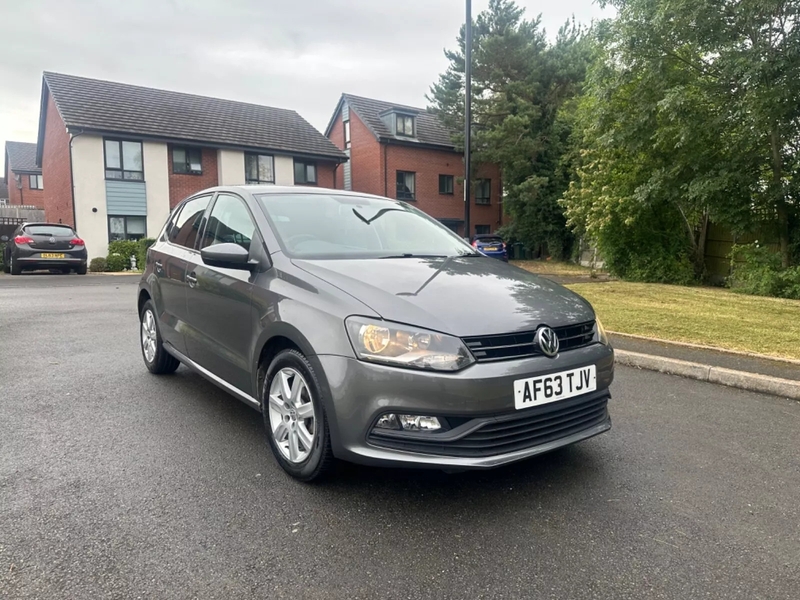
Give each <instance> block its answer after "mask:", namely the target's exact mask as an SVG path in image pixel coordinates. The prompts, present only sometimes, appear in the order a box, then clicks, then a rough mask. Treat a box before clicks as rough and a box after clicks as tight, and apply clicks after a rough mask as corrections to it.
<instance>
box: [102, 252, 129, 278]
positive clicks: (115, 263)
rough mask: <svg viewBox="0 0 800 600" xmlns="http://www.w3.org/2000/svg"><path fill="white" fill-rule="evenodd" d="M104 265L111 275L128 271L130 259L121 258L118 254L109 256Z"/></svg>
mask: <svg viewBox="0 0 800 600" xmlns="http://www.w3.org/2000/svg"><path fill="white" fill-rule="evenodd" d="M106 264H107V268H108V270H109V271H111V272H112V273H118V272H119V271H124V270H125V269H130V267H131V261H130V258H128V257H127V256H122V255H121V254H118V253H114V254H109V255H108V258H107V259H106Z"/></svg>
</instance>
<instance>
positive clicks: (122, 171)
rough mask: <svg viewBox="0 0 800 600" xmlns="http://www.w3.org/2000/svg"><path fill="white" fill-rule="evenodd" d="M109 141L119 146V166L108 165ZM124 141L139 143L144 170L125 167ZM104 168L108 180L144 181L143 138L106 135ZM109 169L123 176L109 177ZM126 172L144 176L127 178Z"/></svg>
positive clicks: (104, 139) (104, 140) (104, 141)
mask: <svg viewBox="0 0 800 600" xmlns="http://www.w3.org/2000/svg"><path fill="white" fill-rule="evenodd" d="M108 142H114V143H116V144H117V145H118V147H119V165H120V166H119V168H116V167H109V166H108V153H107V151H106V144H107V143H108ZM124 142H128V143H130V144H138V145H139V155H140V156H141V158H142V170H141V171H135V170H133V169H126V168H125V156H124V155H123V152H122V144H123V143H124ZM103 168H104V169H103V175H104V177H105V179H106V180H107V181H137V182H142V183H144V146H143V144H142V142H141V140H130V139H128V140H126V139H123V138H105V137H104V138H103ZM109 171H115V172H118V173H120V174H121V175H122V176H121V177H109V176H108V172H109ZM125 173H141V174H142V177H141V178H140V179H132V178H127V179H126V178H125ZM134 216H136V215H134Z"/></svg>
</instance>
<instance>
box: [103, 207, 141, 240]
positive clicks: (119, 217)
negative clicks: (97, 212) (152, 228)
mask: <svg viewBox="0 0 800 600" xmlns="http://www.w3.org/2000/svg"><path fill="white" fill-rule="evenodd" d="M111 219H124V221H123V224H124V228H125V234H124V235H125V237H124V238H122V240H112V239H111ZM128 219H144V233H143V234H142V237H140V238H137V239H136V240H131V239H130V238H129V237H128ZM106 229H107V230H108V243H109V244H110V243H111V242H117V241H123V242H128V241H134V242H135V241H138V240H143V239H144V238H146V237H147V216H146V215H115V214H109V215H106ZM136 235H138V234H136Z"/></svg>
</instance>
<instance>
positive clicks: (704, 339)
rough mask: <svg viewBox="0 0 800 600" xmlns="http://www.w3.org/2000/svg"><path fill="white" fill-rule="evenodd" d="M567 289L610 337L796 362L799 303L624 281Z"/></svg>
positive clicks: (799, 340)
mask: <svg viewBox="0 0 800 600" xmlns="http://www.w3.org/2000/svg"><path fill="white" fill-rule="evenodd" d="M567 287H569V288H570V289H572V290H574V291H575V292H577V293H579V294H580V295H582V296H583V297H585V298H586V299H587V300H588V301H589V302H591V303H592V305H593V306H594V308H595V310H596V311H597V315H598V316H599V317H600V319H601V320H602V321H603V325H604V326H605V327H606V329H609V330H612V331H619V332H620V333H633V334H637V335H644V336H648V337H653V338H659V339H662V340H672V341H677V342H690V343H694V344H705V345H708V346H716V347H718V348H725V349H729V350H740V351H744V352H756V353H758V354H767V355H771V356H780V357H784V358H796V359H800V300H783V299H780V298H764V297H761V296H746V295H744V294H734V293H732V292H729V291H727V290H723V289H719V288H710V287H683V286H677V285H660V284H648V283H628V282H623V281H614V282H609V283H579V284H574V285H569V286H567Z"/></svg>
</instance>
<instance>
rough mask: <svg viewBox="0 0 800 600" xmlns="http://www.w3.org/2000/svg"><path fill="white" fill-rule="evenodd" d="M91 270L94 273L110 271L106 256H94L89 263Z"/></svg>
mask: <svg viewBox="0 0 800 600" xmlns="http://www.w3.org/2000/svg"><path fill="white" fill-rule="evenodd" d="M89 270H90V271H91V272H92V273H104V272H105V271H108V263H107V262H106V259H105V258H104V257H102V256H98V257H97V258H93V259H92V261H91V262H90V263H89Z"/></svg>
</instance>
